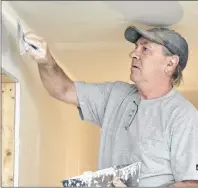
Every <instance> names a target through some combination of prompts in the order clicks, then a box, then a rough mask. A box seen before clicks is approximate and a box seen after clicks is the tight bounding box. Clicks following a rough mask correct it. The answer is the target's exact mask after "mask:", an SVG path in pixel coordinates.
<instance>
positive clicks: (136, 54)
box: [129, 50, 141, 59]
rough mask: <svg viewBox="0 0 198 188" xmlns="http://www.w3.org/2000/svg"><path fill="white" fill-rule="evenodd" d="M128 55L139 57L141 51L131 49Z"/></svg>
mask: <svg viewBox="0 0 198 188" xmlns="http://www.w3.org/2000/svg"><path fill="white" fill-rule="evenodd" d="M129 57H130V58H131V59H133V58H135V59H140V57H141V53H140V51H139V50H133V51H132V52H130V53H129Z"/></svg>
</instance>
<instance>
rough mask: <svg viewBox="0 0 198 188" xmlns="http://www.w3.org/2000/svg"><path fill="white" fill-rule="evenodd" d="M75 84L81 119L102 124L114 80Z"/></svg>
mask: <svg viewBox="0 0 198 188" xmlns="http://www.w3.org/2000/svg"><path fill="white" fill-rule="evenodd" d="M74 84H75V87H76V93H77V98H78V102H79V107H78V110H79V114H80V117H81V119H82V120H87V121H90V122H92V123H95V124H98V125H100V126H101V125H102V121H103V118H104V114H105V108H106V106H107V103H108V100H109V96H110V93H111V90H112V87H113V85H114V82H105V83H99V84H91V83H85V82H74Z"/></svg>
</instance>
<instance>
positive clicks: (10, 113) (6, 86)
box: [1, 69, 20, 187]
mask: <svg viewBox="0 0 198 188" xmlns="http://www.w3.org/2000/svg"><path fill="white" fill-rule="evenodd" d="M1 97H2V100H1V102H2V105H1V116H2V117H1V118H2V127H1V132H2V163H1V164H2V172H1V173H2V179H1V181H2V182H1V185H2V187H15V186H18V166H19V117H20V114H19V112H20V108H19V104H20V103H19V99H20V84H19V82H18V80H17V79H16V78H15V77H14V76H13V75H11V74H9V73H8V72H6V71H5V70H4V69H2V70H1Z"/></svg>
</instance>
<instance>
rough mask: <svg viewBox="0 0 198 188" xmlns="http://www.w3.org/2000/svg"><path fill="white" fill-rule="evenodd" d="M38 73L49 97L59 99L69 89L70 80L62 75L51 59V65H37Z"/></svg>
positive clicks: (61, 71) (62, 72)
mask: <svg viewBox="0 0 198 188" xmlns="http://www.w3.org/2000/svg"><path fill="white" fill-rule="evenodd" d="M38 68H39V73H40V77H41V80H42V82H43V85H44V87H45V88H46V89H47V91H48V92H49V94H50V95H52V96H53V97H56V98H61V95H64V93H65V92H66V91H67V88H69V87H70V85H71V83H72V80H70V78H69V77H68V76H67V75H66V74H65V73H64V71H63V70H62V69H61V68H60V67H59V65H58V64H57V63H56V62H55V60H54V59H53V60H52V62H51V63H43V64H42V63H41V64H38Z"/></svg>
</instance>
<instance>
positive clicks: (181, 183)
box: [169, 180, 198, 187]
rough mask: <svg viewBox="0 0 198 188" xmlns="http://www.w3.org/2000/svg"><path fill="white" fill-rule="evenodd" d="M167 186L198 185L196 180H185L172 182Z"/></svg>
mask: <svg viewBox="0 0 198 188" xmlns="http://www.w3.org/2000/svg"><path fill="white" fill-rule="evenodd" d="M169 187H198V180H186V181H181V182H177V183H174V184H172V185H170V186H169Z"/></svg>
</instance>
